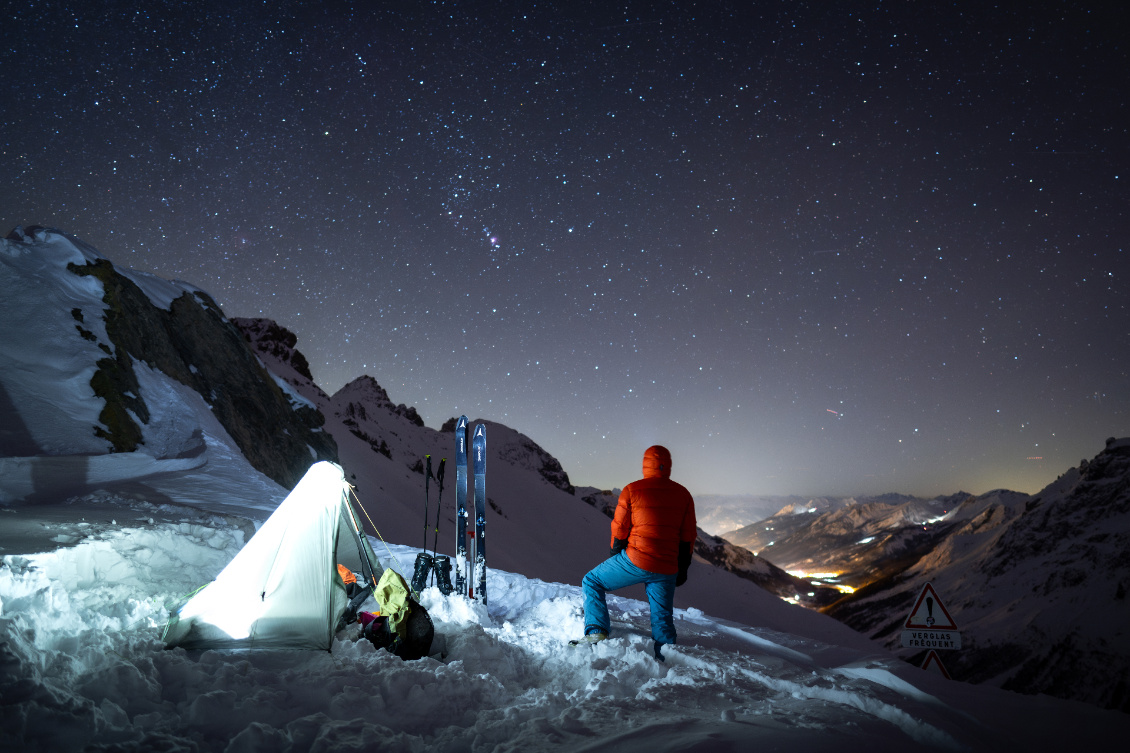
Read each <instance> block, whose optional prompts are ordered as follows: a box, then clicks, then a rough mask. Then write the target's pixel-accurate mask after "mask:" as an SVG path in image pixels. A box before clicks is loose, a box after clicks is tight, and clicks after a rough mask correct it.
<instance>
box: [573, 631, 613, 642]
mask: <svg viewBox="0 0 1130 753" xmlns="http://www.w3.org/2000/svg"><path fill="white" fill-rule="evenodd" d="M605 640H608V633H601V632H599V631H597V632H594V633H586V634H585V637H584V638H577V639H576V640H572V641H569V645H570V646H581V645H584V646H588V645H591V644H593V643H600V642H601V641H605Z"/></svg>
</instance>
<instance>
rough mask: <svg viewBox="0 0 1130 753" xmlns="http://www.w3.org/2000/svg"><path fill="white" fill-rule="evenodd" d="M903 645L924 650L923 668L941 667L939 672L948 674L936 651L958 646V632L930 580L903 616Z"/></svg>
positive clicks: (959, 635) (955, 624)
mask: <svg viewBox="0 0 1130 753" xmlns="http://www.w3.org/2000/svg"><path fill="white" fill-rule="evenodd" d="M902 646H903V648H924V649H927V650H928V653H927V654H926V661H925V662H924V663H923V665H922V666H923V668H925V669H934V670H935V671H937V670H939V669H940V670H941V674H942V675H944V676H945V677H947V678H948V677H949V673H948V672H946V668H945V667H944V666H943V665H942V660H941V658H940V657H939V656H938V654H937V653H936V652H937V651H938V650H956V649H959V648H961V633H959V632H958V630H957V623H955V622H954V621H953V617H951V616H950V613H949V610H947V609H946V607H945V605H944V604H942V600H941V599H939V598H938V594H937V592H936V591H934V587H933V586H932V585H930V584H929V583H927V584H926V585H925V586H923V588H922V593H920V594H919V595H918V600H917V601H916V602H914V608H913V609H911V610H910V616H908V617H907V618H906V623H905V624H904V625H903V631H902ZM935 665H936V666H935Z"/></svg>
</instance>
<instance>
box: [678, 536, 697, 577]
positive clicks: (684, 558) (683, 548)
mask: <svg viewBox="0 0 1130 753" xmlns="http://www.w3.org/2000/svg"><path fill="white" fill-rule="evenodd" d="M692 546H694V542H691V541H680V542H679V574H678V575H676V576H675V587H676V588H678V587H679V586H681V585H683V584H684V583H686V582H687V570H689V569H690V566H691V547H692Z"/></svg>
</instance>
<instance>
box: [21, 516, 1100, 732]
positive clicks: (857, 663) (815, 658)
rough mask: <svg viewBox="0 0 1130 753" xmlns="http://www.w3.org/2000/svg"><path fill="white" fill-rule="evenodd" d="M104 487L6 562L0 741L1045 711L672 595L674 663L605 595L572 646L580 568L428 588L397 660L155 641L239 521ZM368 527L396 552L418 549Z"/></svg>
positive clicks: (670, 726) (354, 646)
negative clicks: (608, 618) (573, 581)
mask: <svg viewBox="0 0 1130 753" xmlns="http://www.w3.org/2000/svg"><path fill="white" fill-rule="evenodd" d="M101 501H102V502H103V503H104V504H106V505H114V504H117V505H120V506H121V509H122V521H121V525H116V524H115V525H103V526H101V527H99V528H95V529H90V530H87V531H86V532H85V534H84V536H83V538H82V540H81V541H79V542H78V543H76V545H74V546H71V547H67V548H62V549H58V550H54V551H49V552H43V553H39V554H34V555H27V556H10V557H6V558H4V560H3V564H2V565H0V661H2V663H3V666H4V667H5V671H4V673H3V674H2V675H0V697H3V698H4V704H5V705H4V712H3V715H4V724H3V726H2V728H0V745H2V746H3V747H4V748H5V749H9V750H17V749H18V750H44V751H47V750H64V749H75V750H78V749H90V748H94V747H113V748H116V749H141V748H144V749H164V750H178V749H179V750H189V749H193V750H204V751H212V750H215V751H223V750H240V751H312V750H317V751H356V750H366V749H397V750H408V751H426V750H453V751H454V750H495V749H501V750H609V751H612V750H615V751H622V750H648V751H662V750H685V749H688V748H689V747H695V746H699V747H700V748H701V746H702V745H709V746H711V747H710V749H712V750H713V749H737V748H736V747H733V746H739V745H740V746H743V747H744V746H752V745H758V746H759V747H760V746H764V745H766V744H769V745H770V746H773V747H777V746H783V745H788V746H790V747H795V746H799V747H800V748H803V749H806V750H864V749H867V750H892V751H893V750H901V749H905V748H907V747H912V748H914V749H916V750H962V749H970V747H971V748H972V749H977V750H990V749H996V748H997V747H999V746H1001V745H1006V747H1007V744H1009V743H1012V744H1017V745H1021V744H1024V743H1025V742H1026V743H1027V744H1029V745H1031V744H1032V743H1033V742H1036V741H1037V740H1038V739H1039V737H1036V736H1033V734H1032V729H1035V730H1036V732H1037V733H1039V732H1043V731H1048V732H1050V730H1048V729H1047V726H1046V725H1044V724H1043V723H1041V722H1040V720H1039V716H1040V712H1041V709H1040V708H1039V704H1036V703H1035V702H1034V701H1032V699H1024V700H1026V701H1029V702H1031V703H1032V704H1033V705H1032V706H1031V707H1030V708H1028V707H1025V708H1018V707H1017V706H1016V703H1015V701H1016V699H1018V698H1019V697H1014V696H1010V695H1009V694H1006V693H1003V692H1001V691H990V692H985V691H983V690H981V689H977V688H962V687H959V686H956V685H947V684H946V683H945V682H944V681H942V680H940V678H934V677H933V676H931V675H929V674H927V673H924V672H921V671H920V670H915V669H912V668H909V667H907V666H906V665H904V664H902V663H901V662H898V661H895V660H893V659H889V658H883V657H882V656H878V655H874V654H872V655H867V654H861V653H859V652H857V651H854V650H850V649H843V648H837V647H834V646H827V645H822V644H819V643H818V642H814V641H811V640H805V639H798V638H796V637H795V636H792V635H789V634H787V633H780V632H774V631H770V630H766V629H759V628H754V627H749V626H743V625H737V624H733V623H728V622H725V621H720V620H716V619H713V618H711V617H709V616H708V615H705V614H703V613H702V612H701V611H699V610H695V609H688V610H678V611H677V614H676V626H677V629H678V630H679V635H680V643H679V645H678V646H669V647H667V649H666V654H667V660H666V662H665V663H658V662H656V661H655V659H654V658H652V656H651V639H650V637H649V626H648V617H647V607H646V605H645V604H644V603H641V602H638V601H633V600H630V599H621V598H618V597H615V596H613V597H611V598H610V604H609V605H610V609H611V613H612V615H613V629H614V634H613V637H612V638H610V639H609V640H608V641H606V642H604V643H601V644H598V645H596V646H594V647H589V646H587V645H586V646H570V645H568V640H569V639H570V638H575V637H577V636H579V635H580V634H581V632H582V629H583V620H582V606H581V594H580V592H579V589H577V588H576V587H573V586H567V585H562V584H557V583H547V582H543V581H538V580H534V579H529V578H525V577H523V576H521V575H518V574H515V573H508V572H503V571H498V570H491V571H490V572H489V576H488V577H489V579H490V586H489V590H490V593H491V594H492V603H491V605H490V607H489V608H488V607H485V606H483V605H482V604H481V603H480V602H473V601H470V600H467V599H466V598H462V597H447V598H445V597H443V596H442V595H440V593H439V592H438V590H437V589H435V588H434V587H432V588H428V589H426V590H425V591H424V592H423V594H422V596H421V601H422V603H423V604H424V605H425V607H426V608H427V609H428V610H429V613H430V615H431V617H432V620H433V621H434V623H435V625H436V629H437V631H438V633H439V634H440V635H442V636H443V643H444V645H445V647H446V648H445V651H446V653H445V654H444V655H443V656H442V657H441V658H434V657H433V658H426V659H422V660H419V661H414V662H404V661H401V660H400V659H398V658H396V657H395V656H393V655H392V654H390V653H388V652H386V651H383V650H376V649H374V647H373V646H372V645H371V644H370V643H368V642H367V641H365V640H358V639H357V635H356V634H355V633H350V632H348V630H347V631H343V633H342V634H340V635H339V639H338V640H337V641H336V642H335V644H334V646H333V650H332V652H331V653H327V652H323V651H203V652H187V651H185V650H183V649H173V650H164V649H163V647H162V644H161V642H160V640H159V635H160V629H161V627H162V626H163V624H164V622H165V618H166V616H167V614H168V608H169V607H170V606H171V605H173V604H176V603H177V602H178V601H179V600H181V599H182V598H183V597H184V596H185V595H186V594H188V593H190V592H191V591H192V590H193V589H195V588H196V587H198V586H199V585H200V584H201V583H205V582H207V581H208V579H210V578H211V577H213V576H214V575H215V574H216V573H218V572H219V571H220V570H221V569H222V568H223V566H224V565H225V564H226V563H227V562H228V560H230V558H231V557H232V556H233V555H234V553H235V552H237V551H238V550H239V548H240V547H241V546H242V544H243V542H244V540H245V535H246V531H245V530H244V529H243V528H241V527H240V526H238V525H236V524H235V523H234V522H233V521H232V520H231V519H227V518H222V517H219V516H216V517H213V518H207V517H200V516H196V517H194V518H191V519H187V518H186V519H185V520H183V521H176V520H171V519H168V517H169V516H168V509H165V510H160V511H158V510H155V509H151V510H147V509H146V508H144V506H141V507H139V506H138V505H137V504H136V503H133V502H131V501H130V500H127V499H117V500H114V499H102V500H101ZM147 513H149V514H148V517H146V515H147ZM155 513H159V514H158V517H161V515H164V517H165V519H163V520H154V514H155ZM127 514H129V515H132V517H130V518H129V519H128V520H127V519H126V517H125V516H126V515H127ZM116 522H117V521H115V523H116ZM374 544H375V545H376V547H377V550H378V552H381V554H382V560H383V564H384V565H386V566H393V567H396V568H398V569H400V570H401V572H406V568H407V567H408V566H410V563H411V562H412V559H413V557H414V554H415V551H416V550H414V549H411V548H408V547H403V546H386V545H384V544H383V543H382V542H379V541H374ZM985 704H988V705H987V706H986V705H985ZM1056 709H1057V710H1058V711H1059V712H1060V713H1062V712H1063V711H1064V710H1065V709H1069V707H1067V706H1060V707H1056ZM1069 710H1071V711H1074V712H1079V713H1081V714H1082V717H1081V718H1085V719H1086V721H1087V726H1086V727H1085V728H1084V729H1083V730H1073V731H1072V733H1071V734H1072V737H1073V739H1076V740H1081V741H1085V740H1086V739H1087V736H1088V735H1092V734H1112V730H1117V729H1119V727H1118V724H1117V723H1118V722H1121V721H1122V718H1115V717H1116V716H1117V715H1114V716H1104V715H1103V714H1102V712H1097V711H1094V710H1091V709H1086V708H1085V707H1083V708H1081V709H1074V708H1071V709H1069ZM1024 725H1035V726H1034V727H1031V726H1029V727H1028V728H1027V730H1028V731H1024ZM1018 732H1019V733H1020V735H1019V736H1018V737H1017V736H1016V735H1017V733H1018ZM1035 749H1040V748H1039V747H1037V748H1035Z"/></svg>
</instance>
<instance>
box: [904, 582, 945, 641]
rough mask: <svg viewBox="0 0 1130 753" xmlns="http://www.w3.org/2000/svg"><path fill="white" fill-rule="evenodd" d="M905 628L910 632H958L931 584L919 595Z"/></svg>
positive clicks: (924, 587)
mask: <svg viewBox="0 0 1130 753" xmlns="http://www.w3.org/2000/svg"><path fill="white" fill-rule="evenodd" d="M905 627H906V628H907V629H908V630H957V624H956V623H955V622H954V621H953V618H952V617H950V613H949V612H948V611H946V608H945V606H944V605H943V604H942V600H941V599H939V598H938V594H937V593H936V592H935V591H934V587H933V586H931V585H930V584H929V583H927V584H926V585H925V586H923V588H922V593H921V594H919V595H918V601H916V602H915V603H914V609H912V610H910V616H909V617H907V618H906V625H905Z"/></svg>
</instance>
